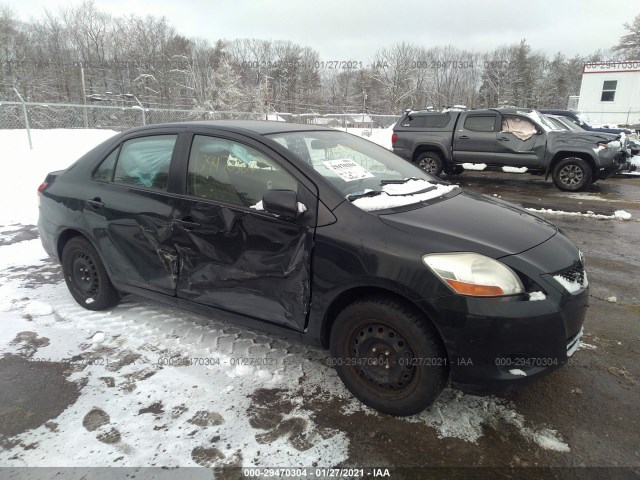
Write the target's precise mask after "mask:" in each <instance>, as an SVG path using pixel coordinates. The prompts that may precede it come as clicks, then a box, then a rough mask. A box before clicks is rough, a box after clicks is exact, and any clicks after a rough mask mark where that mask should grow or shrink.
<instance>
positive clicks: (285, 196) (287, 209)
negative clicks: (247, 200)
mask: <svg viewBox="0 0 640 480" xmlns="http://www.w3.org/2000/svg"><path fill="white" fill-rule="evenodd" d="M262 207H263V208H264V210H265V212H269V213H273V214H275V215H280V216H282V217H285V218H295V217H296V216H297V215H298V194H297V193H296V192H294V191H293V190H275V189H274V190H267V191H266V192H264V195H263V197H262Z"/></svg>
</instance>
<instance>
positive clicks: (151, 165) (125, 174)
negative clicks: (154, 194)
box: [113, 135, 178, 190]
mask: <svg viewBox="0 0 640 480" xmlns="http://www.w3.org/2000/svg"><path fill="white" fill-rule="evenodd" d="M177 138H178V136H177V135H155V136H152V137H142V138H135V139H133V140H127V141H126V142H124V143H123V144H122V147H121V148H120V156H119V157H118V163H117V165H116V170H115V174H114V177H113V181H114V182H115V183H124V184H127V185H137V186H140V187H147V188H153V189H156V190H166V189H167V183H168V180H169V165H170V163H171V155H172V154H173V147H174V146H175V144H176V139H177Z"/></svg>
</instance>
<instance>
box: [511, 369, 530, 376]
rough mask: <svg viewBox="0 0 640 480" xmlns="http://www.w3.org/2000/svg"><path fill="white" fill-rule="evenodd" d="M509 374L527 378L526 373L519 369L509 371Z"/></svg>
mask: <svg viewBox="0 0 640 480" xmlns="http://www.w3.org/2000/svg"><path fill="white" fill-rule="evenodd" d="M509 373H510V374H511V375H518V376H520V377H526V376H527V374H526V372H523V371H522V370H520V369H519V368H512V369H511V370H509Z"/></svg>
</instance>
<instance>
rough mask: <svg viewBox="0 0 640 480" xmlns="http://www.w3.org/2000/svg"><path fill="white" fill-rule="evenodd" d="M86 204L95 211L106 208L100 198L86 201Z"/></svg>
mask: <svg viewBox="0 0 640 480" xmlns="http://www.w3.org/2000/svg"><path fill="white" fill-rule="evenodd" d="M86 203H87V204H88V205H89V207H91V208H92V209H93V210H98V209H99V208H102V207H104V202H103V201H102V200H101V199H100V197H94V198H91V199H89V200H87V201H86Z"/></svg>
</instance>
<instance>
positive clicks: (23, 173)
mask: <svg viewBox="0 0 640 480" xmlns="http://www.w3.org/2000/svg"><path fill="white" fill-rule="evenodd" d="M115 133H116V132H114V131H112V130H71V129H54V130H31V138H32V141H33V150H29V143H28V140H27V132H26V130H0V145H1V146H2V147H1V148H2V162H3V171H4V172H5V173H4V174H3V175H1V176H0V192H2V198H3V199H7V198H10V199H11V200H10V202H11V208H3V209H2V211H0V225H10V224H11V223H13V222H19V223H22V224H24V225H26V224H35V222H36V219H37V215H38V208H37V196H36V191H37V189H38V186H39V185H40V184H41V183H42V182H43V181H44V179H45V177H46V175H47V173H49V172H53V171H55V170H61V169H63V168H66V167H68V166H69V165H71V164H72V163H73V162H75V161H76V160H77V159H78V158H80V157H81V156H82V155H84V154H85V153H86V152H87V151H88V150H90V149H91V148H93V147H95V146H96V145H98V144H99V143H100V142H102V141H104V140H106V139H107V138H109V137H111V136H112V135H114V134H115ZM4 205H7V204H6V203H5V204H4Z"/></svg>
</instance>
